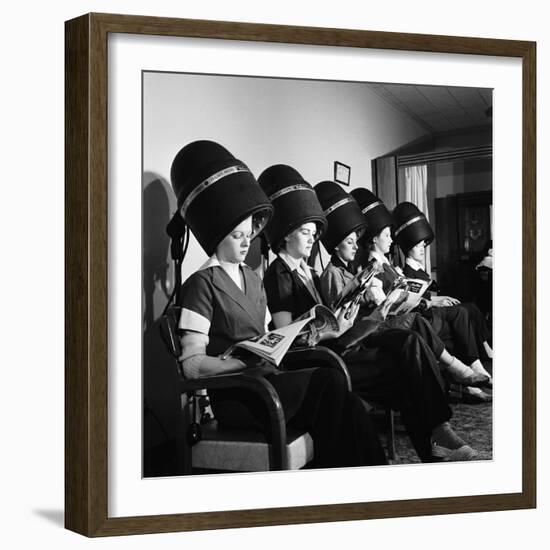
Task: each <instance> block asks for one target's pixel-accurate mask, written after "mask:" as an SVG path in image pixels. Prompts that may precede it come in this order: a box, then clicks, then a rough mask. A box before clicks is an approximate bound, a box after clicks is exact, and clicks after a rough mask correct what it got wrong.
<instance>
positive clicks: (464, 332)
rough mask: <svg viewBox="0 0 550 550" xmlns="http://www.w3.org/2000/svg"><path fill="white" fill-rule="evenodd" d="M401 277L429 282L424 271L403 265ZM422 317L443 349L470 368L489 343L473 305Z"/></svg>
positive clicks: (433, 310) (430, 311)
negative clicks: (444, 346)
mask: <svg viewBox="0 0 550 550" xmlns="http://www.w3.org/2000/svg"><path fill="white" fill-rule="evenodd" d="M403 273H404V274H405V276H406V277H410V278H412V279H422V280H423V281H429V280H430V276H429V275H428V274H427V273H426V271H424V270H423V269H414V268H413V267H411V266H410V265H408V264H405V266H404V268H403ZM434 288H435V287H434V285H432V286H430V288H429V289H428V290H427V291H426V292H431V290H434ZM427 298H428V297H427ZM422 315H423V317H424V318H426V319H427V320H428V321H429V322H430V323H431V325H432V327H433V329H434V330H435V332H436V333H437V335H438V336H439V337H440V338H441V339H442V340H443V341H444V342H445V344H446V346H447V347H449V348H451V349H452V350H453V352H454V353H455V355H456V356H457V357H458V358H459V359H460V360H461V361H462V362H464V363H465V364H466V365H471V364H472V363H473V362H474V361H475V360H476V359H479V358H480V356H481V355H482V352H483V350H484V346H483V342H484V341H487V340H488V339H489V330H488V328H487V325H486V323H485V319H484V318H483V314H482V313H481V311H480V310H479V308H478V307H477V306H476V305H475V304H474V303H469V302H466V303H463V304H458V305H456V306H445V307H431V308H429V309H425V310H423V311H422ZM483 353H484V352H483Z"/></svg>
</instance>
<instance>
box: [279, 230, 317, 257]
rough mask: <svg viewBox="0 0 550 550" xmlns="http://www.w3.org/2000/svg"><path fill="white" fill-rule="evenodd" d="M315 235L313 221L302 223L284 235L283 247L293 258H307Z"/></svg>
mask: <svg viewBox="0 0 550 550" xmlns="http://www.w3.org/2000/svg"><path fill="white" fill-rule="evenodd" d="M316 235H317V226H316V225H315V223H313V222H308V223H304V224H303V225H301V226H300V227H298V229H295V230H294V231H292V232H291V233H289V234H288V235H287V236H286V237H285V249H286V251H287V252H288V253H289V254H290V255H291V256H292V257H293V258H309V255H310V254H311V248H312V246H313V244H314V243H315V241H316Z"/></svg>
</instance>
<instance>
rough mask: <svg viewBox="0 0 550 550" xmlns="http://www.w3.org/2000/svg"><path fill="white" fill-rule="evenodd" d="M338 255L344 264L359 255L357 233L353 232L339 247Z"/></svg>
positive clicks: (337, 249)
mask: <svg viewBox="0 0 550 550" xmlns="http://www.w3.org/2000/svg"><path fill="white" fill-rule="evenodd" d="M336 253H337V254H338V256H340V258H341V259H342V260H343V261H344V262H351V261H353V260H354V259H355V255H356V254H357V233H355V231H352V232H351V233H350V234H349V235H348V236H347V237H346V238H345V239H344V240H343V241H342V242H341V243H340V244H339V245H338V246H337V247H336Z"/></svg>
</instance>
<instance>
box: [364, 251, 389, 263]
mask: <svg viewBox="0 0 550 550" xmlns="http://www.w3.org/2000/svg"><path fill="white" fill-rule="evenodd" d="M370 258H374V259H375V260H377V261H379V262H380V263H382V264H389V263H390V261H389V260H388V258H386V256H384V254H381V253H380V252H376V251H375V250H371V251H370V254H369V259H370Z"/></svg>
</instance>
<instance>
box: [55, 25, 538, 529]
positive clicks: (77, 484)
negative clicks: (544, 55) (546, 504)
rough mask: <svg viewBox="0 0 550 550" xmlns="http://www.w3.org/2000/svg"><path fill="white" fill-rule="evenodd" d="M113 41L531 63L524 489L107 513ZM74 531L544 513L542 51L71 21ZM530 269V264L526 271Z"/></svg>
mask: <svg viewBox="0 0 550 550" xmlns="http://www.w3.org/2000/svg"><path fill="white" fill-rule="evenodd" d="M109 33H132V34H135V35H158V36H167V37H168V36H169V37H197V38H215V39H219V40H240V41H256V42H276V43H287V44H307V45H311V46H342V47H344V46H349V47H355V48H376V49H381V50H401V51H420V52H437V53H445V54H453V53H454V54H473V55H484V56H506V57H512V58H518V59H520V60H521V62H522V72H523V73H522V74H523V78H522V91H523V96H522V97H523V99H522V102H523V103H522V104H523V121H522V126H523V135H522V197H523V205H522V215H523V237H522V238H523V251H524V255H525V257H524V262H523V288H522V300H523V319H522V320H523V324H522V327H523V328H522V330H523V334H522V337H523V351H522V354H523V357H522V358H523V370H522V384H523V386H522V427H523V432H522V433H523V436H522V490H521V492H517V493H507V494H493V495H474V496H464V497H444V498H428V499H422V500H394V501H383V502H353V503H345V504H323V505H321V504H319V505H313V506H300V507H285V508H264V509H248V510H232V511H227V510H225V511H224V510H221V511H216V512H202V513H186V514H170V515H148V516H135V517H109V515H108V408H107V396H108V391H107V390H108V384H107V380H108V377H107V375H108V372H107V364H108V347H107V342H108V338H107V335H108V332H107V327H108V304H107V293H108V261H107V257H108V256H107V247H108V208H107V206H108V188H107V176H108V174H107V89H108V88H107V86H108V82H107V37H108V34H109ZM65 41H66V42H65V44H66V45H65V48H66V59H65V67H66V68H65V70H66V72H65V75H66V96H65V115H66V133H65V143H66V154H65V178H66V179H65V238H66V244H65V265H66V275H65V277H66V278H65V289H66V290H65V293H66V294H65V303H66V313H65V326H66V333H65V342H66V348H65V349H66V352H65V445H66V447H65V472H66V473H65V479H66V488H65V525H66V527H67V528H68V529H70V530H73V531H76V532H78V533H81V534H83V535H86V536H106V535H123V534H139V533H155V532H156V533H160V532H171V531H187V530H201V529H220V528H237V527H250V526H263V525H282V524H297V523H314V522H326V521H345V520H361V519H376V518H389V517H406V516H418V515H428V514H448V513H459V512H460V513H464V512H482V511H492V510H505V509H508V510H511V509H524V508H533V507H535V506H536V402H535V396H536V340H535V338H536V325H535V321H536V270H535V269H534V268H533V266H534V265H536V213H535V208H536V195H535V181H536V173H535V170H536V147H535V145H536V143H535V140H536V129H535V120H536V117H535V114H536V101H535V94H536V81H535V70H536V45H535V43H533V42H525V41H513V40H495V39H481V38H464V37H450V36H434V35H415V34H402V33H386V32H374V31H358V30H342V29H329V28H308V27H289V26H279V25H265V24H249V23H233V22H218V21H202V20H185V19H168V18H156V17H142V16H126V15H111V14H87V15H84V16H81V17H79V18H76V19H73V20H71V21H68V22H66V28H65ZM525 260H528V261H525Z"/></svg>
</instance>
